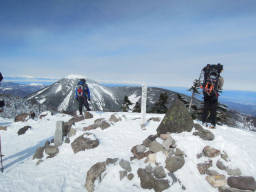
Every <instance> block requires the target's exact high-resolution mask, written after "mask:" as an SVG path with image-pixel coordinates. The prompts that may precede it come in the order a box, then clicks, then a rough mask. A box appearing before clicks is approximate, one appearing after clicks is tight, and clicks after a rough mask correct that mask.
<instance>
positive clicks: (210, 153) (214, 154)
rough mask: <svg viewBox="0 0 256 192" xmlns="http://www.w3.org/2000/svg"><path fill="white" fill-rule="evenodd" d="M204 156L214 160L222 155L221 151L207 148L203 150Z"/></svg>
mask: <svg viewBox="0 0 256 192" xmlns="http://www.w3.org/2000/svg"><path fill="white" fill-rule="evenodd" d="M203 154H204V155H205V156H206V157H210V158H213V157H217V156H218V155H220V151H219V150H218V149H215V148H213V147H210V146H206V147H204V149H203Z"/></svg>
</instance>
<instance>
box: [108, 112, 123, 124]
mask: <svg viewBox="0 0 256 192" xmlns="http://www.w3.org/2000/svg"><path fill="white" fill-rule="evenodd" d="M121 120H122V119H121V118H117V117H116V116H115V115H114V114H112V115H111V116H110V118H109V121H110V122H114V123H117V122H118V121H121Z"/></svg>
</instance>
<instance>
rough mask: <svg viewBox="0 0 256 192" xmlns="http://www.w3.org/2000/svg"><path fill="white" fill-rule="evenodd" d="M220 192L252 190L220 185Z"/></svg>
mask: <svg viewBox="0 0 256 192" xmlns="http://www.w3.org/2000/svg"><path fill="white" fill-rule="evenodd" d="M219 192H252V191H251V190H240V189H235V188H230V187H220V188H219Z"/></svg>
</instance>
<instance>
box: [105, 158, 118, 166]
mask: <svg viewBox="0 0 256 192" xmlns="http://www.w3.org/2000/svg"><path fill="white" fill-rule="evenodd" d="M117 161H118V158H114V159H112V158H107V160H106V164H107V165H110V164H115V163H116V162H117Z"/></svg>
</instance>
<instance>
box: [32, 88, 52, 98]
mask: <svg viewBox="0 0 256 192" xmlns="http://www.w3.org/2000/svg"><path fill="white" fill-rule="evenodd" d="M47 89H48V87H46V88H44V89H42V90H40V91H38V92H37V93H36V94H34V95H31V97H29V98H28V100H30V99H32V98H34V97H36V96H38V95H40V94H41V93H43V92H44V91H45V90H47Z"/></svg>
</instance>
